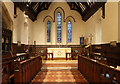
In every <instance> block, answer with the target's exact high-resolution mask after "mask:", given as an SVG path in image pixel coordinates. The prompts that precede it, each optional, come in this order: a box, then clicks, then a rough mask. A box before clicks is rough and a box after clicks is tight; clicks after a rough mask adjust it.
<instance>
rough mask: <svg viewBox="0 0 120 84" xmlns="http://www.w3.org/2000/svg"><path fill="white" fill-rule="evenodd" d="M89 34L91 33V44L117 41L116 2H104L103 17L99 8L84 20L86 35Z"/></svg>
mask: <svg viewBox="0 0 120 84" xmlns="http://www.w3.org/2000/svg"><path fill="white" fill-rule="evenodd" d="M100 31H101V35H99V33H100ZM90 34H92V35H93V40H92V43H93V44H96V43H98V44H99V43H109V42H110V41H118V2H107V3H106V4H105V19H103V18H102V10H101V8H100V9H99V10H98V11H97V12H96V13H95V14H94V15H93V16H92V17H90V19H89V20H88V21H87V22H86V37H88V36H89V35H90ZM88 42H89V41H88Z"/></svg>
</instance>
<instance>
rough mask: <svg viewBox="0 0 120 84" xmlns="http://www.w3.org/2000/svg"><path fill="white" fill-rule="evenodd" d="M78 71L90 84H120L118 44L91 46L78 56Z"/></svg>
mask: <svg viewBox="0 0 120 84" xmlns="http://www.w3.org/2000/svg"><path fill="white" fill-rule="evenodd" d="M78 70H79V71H80V72H81V73H82V74H83V75H84V77H85V78H87V80H88V81H89V82H91V83H100V82H101V83H112V84H119V83H120V43H114V44H111V43H110V44H100V45H91V46H89V48H85V47H84V49H83V52H82V53H81V55H79V56H78Z"/></svg>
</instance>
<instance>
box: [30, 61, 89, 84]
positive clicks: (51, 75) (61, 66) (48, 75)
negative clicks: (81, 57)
mask: <svg viewBox="0 0 120 84" xmlns="http://www.w3.org/2000/svg"><path fill="white" fill-rule="evenodd" d="M77 66H78V63H77V60H67V61H66V60H53V61H51V60H49V61H43V66H42V70H41V71H40V72H39V73H38V74H37V75H36V77H35V78H34V79H33V80H32V83H40V82H41V83H48V84H49V83H52V84H53V83H67V84H69V83H72V84H75V83H85V84H86V83H87V80H86V79H85V78H84V77H83V76H82V74H81V73H80V72H79V71H78V70H77Z"/></svg>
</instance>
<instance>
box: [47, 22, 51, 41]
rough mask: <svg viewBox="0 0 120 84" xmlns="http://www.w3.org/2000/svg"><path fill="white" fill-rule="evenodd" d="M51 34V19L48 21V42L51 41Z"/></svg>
mask: <svg viewBox="0 0 120 84" xmlns="http://www.w3.org/2000/svg"><path fill="white" fill-rule="evenodd" d="M50 35H51V23H50V21H48V22H47V42H50V37H51V36H50Z"/></svg>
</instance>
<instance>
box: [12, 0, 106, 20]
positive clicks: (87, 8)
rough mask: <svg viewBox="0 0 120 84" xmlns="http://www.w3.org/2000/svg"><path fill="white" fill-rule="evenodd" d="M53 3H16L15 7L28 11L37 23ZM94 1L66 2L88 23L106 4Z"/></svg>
mask: <svg viewBox="0 0 120 84" xmlns="http://www.w3.org/2000/svg"><path fill="white" fill-rule="evenodd" d="M52 1H53V0H49V2H14V5H15V6H14V7H19V8H20V9H21V10H22V11H26V12H25V13H26V14H27V15H28V16H29V18H30V19H31V20H32V21H35V20H36V19H37V16H38V14H39V13H40V12H41V11H43V10H48V8H49V6H50V4H51V3H52ZM93 1H94V0H91V2H89V0H86V2H77V0H74V2H70V0H66V2H67V4H68V5H69V7H70V9H71V10H76V11H77V12H79V14H80V15H81V16H82V20H83V21H87V20H88V19H89V18H90V17H91V16H92V15H93V14H94V13H95V12H96V11H97V10H98V9H99V8H100V7H103V6H104V4H105V3H106V2H93ZM15 9H16V8H15ZM15 9H14V11H15ZM15 12H16V11H15ZM15 14H16V13H15Z"/></svg>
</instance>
